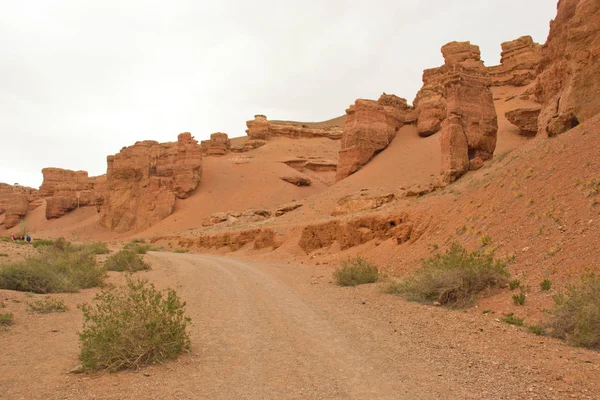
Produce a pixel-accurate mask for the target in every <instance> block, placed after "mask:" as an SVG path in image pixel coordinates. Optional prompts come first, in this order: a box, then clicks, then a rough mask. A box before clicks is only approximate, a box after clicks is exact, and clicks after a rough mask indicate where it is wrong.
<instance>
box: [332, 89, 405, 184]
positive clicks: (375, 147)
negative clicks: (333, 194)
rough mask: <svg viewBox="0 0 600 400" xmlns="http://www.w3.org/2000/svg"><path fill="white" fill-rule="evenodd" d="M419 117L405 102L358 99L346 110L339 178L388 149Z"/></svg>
mask: <svg viewBox="0 0 600 400" xmlns="http://www.w3.org/2000/svg"><path fill="white" fill-rule="evenodd" d="M415 118H416V114H415V112H414V109H413V108H412V107H409V106H408V105H407V102H406V100H405V99H402V98H400V97H397V96H394V95H388V94H385V93H384V94H382V95H381V97H380V98H379V100H377V101H375V100H363V99H358V100H356V102H355V103H354V105H351V106H350V108H348V109H347V110H346V124H345V126H344V135H343V137H342V144H341V150H340V154H339V158H338V164H337V173H336V179H337V180H340V179H344V178H345V177H347V176H350V175H351V174H353V173H355V172H356V171H358V170H359V169H360V168H362V167H363V166H364V165H366V164H367V163H368V162H369V161H370V160H371V159H372V158H373V156H375V154H377V153H378V152H380V151H382V150H383V149H385V148H386V147H387V146H388V145H389V144H390V143H391V141H392V139H394V137H395V136H396V133H397V132H398V130H399V129H400V128H401V127H402V126H404V125H405V124H409V123H413V122H415Z"/></svg>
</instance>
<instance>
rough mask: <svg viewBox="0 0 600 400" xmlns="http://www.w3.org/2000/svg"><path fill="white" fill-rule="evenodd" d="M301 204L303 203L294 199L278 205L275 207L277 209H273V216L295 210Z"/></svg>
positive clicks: (279, 215)
mask: <svg viewBox="0 0 600 400" xmlns="http://www.w3.org/2000/svg"><path fill="white" fill-rule="evenodd" d="M302 205H303V203H298V202H295V201H293V202H291V203H287V204H284V205H282V206H280V207H279V208H277V210H276V211H275V216H276V217H281V216H282V215H284V214H287V213H289V212H291V211H294V210H297V209H298V208H300V207H302Z"/></svg>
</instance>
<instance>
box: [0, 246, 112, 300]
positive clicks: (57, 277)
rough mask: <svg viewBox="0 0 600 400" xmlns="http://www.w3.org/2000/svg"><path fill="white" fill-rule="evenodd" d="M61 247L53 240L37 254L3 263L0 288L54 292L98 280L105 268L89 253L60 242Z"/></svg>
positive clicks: (94, 282)
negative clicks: (49, 245) (52, 242)
mask: <svg viewBox="0 0 600 400" xmlns="http://www.w3.org/2000/svg"><path fill="white" fill-rule="evenodd" d="M66 243H67V244H68V242H66ZM61 247H62V248H63V249H64V250H63V249H61V248H59V247H56V244H55V246H53V247H45V248H43V249H42V250H40V254H39V255H38V256H35V257H28V258H26V259H25V260H22V261H17V262H13V263H10V264H6V265H5V266H4V267H3V268H2V269H0V289H8V290H18V291H22V292H33V293H58V292H77V291H79V290H80V289H85V288H90V287H94V286H99V285H101V284H102V282H103V280H104V277H105V275H106V272H105V270H104V269H103V268H101V267H99V266H98V265H97V264H96V259H95V256H94V255H93V254H90V253H88V252H85V251H77V250H74V249H73V247H72V246H70V245H65V243H62V242H61Z"/></svg>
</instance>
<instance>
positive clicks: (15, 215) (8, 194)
mask: <svg viewBox="0 0 600 400" xmlns="http://www.w3.org/2000/svg"><path fill="white" fill-rule="evenodd" d="M37 197H38V193H37V190H35V189H32V188H29V187H24V186H18V185H9V184H6V183H0V227H4V228H5V229H10V228H12V227H14V226H16V225H18V224H19V222H21V220H22V219H23V218H25V216H26V215H27V212H28V211H29V210H30V209H32V208H34V207H31V203H33V202H34V201H35V200H36V199H37Z"/></svg>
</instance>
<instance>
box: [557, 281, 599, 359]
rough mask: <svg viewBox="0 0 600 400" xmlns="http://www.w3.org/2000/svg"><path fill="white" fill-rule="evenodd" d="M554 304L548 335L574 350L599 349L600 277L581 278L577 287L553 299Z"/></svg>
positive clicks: (572, 287)
mask: <svg viewBox="0 0 600 400" xmlns="http://www.w3.org/2000/svg"><path fill="white" fill-rule="evenodd" d="M554 301H555V302H556V305H555V307H554V309H553V310H552V311H551V315H552V318H551V320H550V322H549V323H548V324H547V328H549V329H550V333H551V334H552V335H553V336H556V337H559V338H561V339H565V340H568V341H569V342H571V343H573V344H575V345H577V346H582V347H589V348H593V349H600V276H598V275H594V274H592V275H587V276H584V277H583V278H582V282H581V284H580V285H579V286H571V287H570V288H569V289H568V291H567V293H564V294H562V295H558V296H554Z"/></svg>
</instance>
